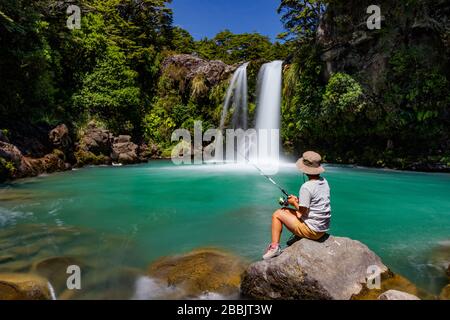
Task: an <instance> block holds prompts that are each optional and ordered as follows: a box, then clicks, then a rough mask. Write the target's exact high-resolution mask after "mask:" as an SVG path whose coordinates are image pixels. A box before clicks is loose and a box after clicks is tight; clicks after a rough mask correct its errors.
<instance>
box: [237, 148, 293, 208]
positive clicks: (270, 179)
mask: <svg viewBox="0 0 450 320" xmlns="http://www.w3.org/2000/svg"><path fill="white" fill-rule="evenodd" d="M238 152H239V151H238ZM239 154H240V155H241V156H243V157H244V159H245V160H246V161H247V163H250V164H251V165H252V166H253V167H254V168H255V169H256V170H258V171H259V173H261V175H262V176H263V177H265V178H266V179H267V180H269V181H270V182H271V183H272V184H273V185H275V186H276V187H277V188H278V189H280V191H281V192H282V193H283V194H284V195H285V196H286V198H283V197H281V198H280V199H278V203H279V204H280V206H285V207H286V206H288V205H289V203H288V201H287V198H289V194H288V193H287V192H286V191H285V190H284V189H283V188H282V187H281V186H280V185H279V184H278V183H276V182H275V180H273V179H272V178H271V177H269V176H268V175H267V174H265V173H264V171H262V170H261V168H260V167H258V166H257V165H256V164H255V163H253V162H251V161H250V159H249V158H248V157H247V156H246V155H243V154H242V153H240V152H239Z"/></svg>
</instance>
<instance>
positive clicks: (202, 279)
mask: <svg viewBox="0 0 450 320" xmlns="http://www.w3.org/2000/svg"><path fill="white" fill-rule="evenodd" d="M245 266H246V264H245V262H243V261H242V260H241V259H240V258H238V257H236V256H234V255H232V254H230V253H227V252H223V251H220V250H217V249H199V250H195V251H192V252H190V253H187V254H184V255H179V256H174V257H166V258H162V259H160V260H158V261H156V262H154V263H153V264H152V265H151V266H150V267H149V272H148V275H149V276H150V277H151V278H153V279H157V280H159V281H162V282H163V283H164V284H165V285H166V286H168V287H176V288H178V289H180V290H183V292H184V297H185V298H187V297H200V296H201V295H202V294H205V293H206V292H214V293H218V294H223V295H233V294H236V295H238V294H239V285H240V276H241V274H242V272H243V271H244V270H245Z"/></svg>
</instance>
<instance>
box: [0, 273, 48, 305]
mask: <svg viewBox="0 0 450 320" xmlns="http://www.w3.org/2000/svg"><path fill="white" fill-rule="evenodd" d="M0 300H52V293H51V291H50V286H49V283H48V281H47V279H45V278H42V277H39V276H36V275H32V274H23V273H6V274H0Z"/></svg>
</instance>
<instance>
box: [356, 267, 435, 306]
mask: <svg viewBox="0 0 450 320" xmlns="http://www.w3.org/2000/svg"><path fill="white" fill-rule="evenodd" d="M389 290H396V291H402V292H406V293H409V294H412V295H414V296H416V297H419V298H420V299H422V300H431V299H435V297H434V296H433V295H431V294H429V293H427V292H425V291H424V290H421V289H419V288H417V287H416V286H415V285H414V284H413V283H412V282H410V281H409V280H408V279H406V278H404V277H402V276H400V275H398V274H394V273H392V272H390V271H389V272H386V273H384V274H382V276H381V288H380V289H368V288H367V287H366V286H364V289H363V290H362V291H361V293H360V294H358V295H357V296H353V297H352V300H377V298H378V297H379V296H380V295H381V294H382V293H384V292H386V291H389Z"/></svg>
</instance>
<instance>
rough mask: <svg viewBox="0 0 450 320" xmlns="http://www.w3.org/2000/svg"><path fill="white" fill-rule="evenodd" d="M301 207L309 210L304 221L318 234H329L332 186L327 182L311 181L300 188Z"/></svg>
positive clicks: (303, 218)
mask: <svg viewBox="0 0 450 320" xmlns="http://www.w3.org/2000/svg"><path fill="white" fill-rule="evenodd" d="M299 200H300V206H301V207H305V208H309V212H308V214H307V215H304V216H302V220H303V221H304V222H305V223H306V224H307V226H308V227H309V228H310V229H311V230H313V231H316V232H327V231H328V230H329V229H330V219H331V206H330V186H329V185H328V182H327V180H325V179H324V178H321V179H320V180H309V181H307V182H305V183H304V184H303V185H302V187H301V188H300V195H299Z"/></svg>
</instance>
